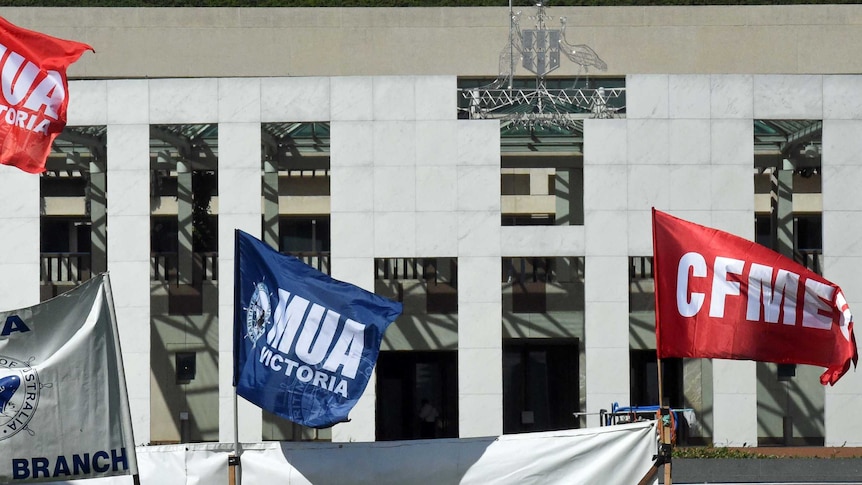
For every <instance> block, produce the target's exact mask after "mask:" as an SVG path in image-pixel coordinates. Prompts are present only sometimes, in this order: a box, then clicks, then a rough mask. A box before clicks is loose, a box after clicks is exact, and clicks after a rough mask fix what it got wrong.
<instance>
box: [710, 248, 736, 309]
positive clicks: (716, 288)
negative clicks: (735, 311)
mask: <svg viewBox="0 0 862 485" xmlns="http://www.w3.org/2000/svg"><path fill="white" fill-rule="evenodd" d="M744 266H745V261H742V260H740V259H733V258H725V257H722V256H717V257H716V258H715V264H714V265H713V274H712V294H711V295H710V301H709V316H710V317H717V318H722V317H724V303H725V301H724V300H725V298H726V297H728V296H735V295H739V281H728V279H727V275H728V274H735V275H740V274H742V269H743V267H744Z"/></svg>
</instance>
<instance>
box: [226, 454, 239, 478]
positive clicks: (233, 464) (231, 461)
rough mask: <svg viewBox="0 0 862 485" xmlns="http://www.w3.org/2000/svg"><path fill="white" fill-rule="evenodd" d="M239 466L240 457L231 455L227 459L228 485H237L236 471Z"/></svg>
mask: <svg viewBox="0 0 862 485" xmlns="http://www.w3.org/2000/svg"><path fill="white" fill-rule="evenodd" d="M238 466H239V457H238V456H236V455H229V456H228V457H227V483H228V485H237V481H236V469H237V467H238Z"/></svg>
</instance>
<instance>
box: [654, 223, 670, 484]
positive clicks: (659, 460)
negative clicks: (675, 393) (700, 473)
mask: <svg viewBox="0 0 862 485" xmlns="http://www.w3.org/2000/svg"><path fill="white" fill-rule="evenodd" d="M655 213H656V210H655V207H653V208H652V248H653V250H652V254H653V260H652V270H653V295H654V296H655V348H656V351H655V353H656V358H655V360H656V372H657V373H658V408H659V411H658V416H657V418H658V432H659V452H658V454H657V455H656V457H655V460H656V461H655V465H654V467H653V468H655V469H656V471H658V470H657V467H659V466H661V465H664V483H665V484H667V485H671V484H672V483H673V482H672V480H671V456H672V453H673V424H674V423H673V421H674V420H673V417H672V416H671V411H670V403H668V405H667V406H665V404H664V379H663V378H662V377H663V375H664V373H663V372H662V365H661V357H660V354H659V350H660V349H661V344H660V341H661V325H660V323H659V322H661V312H660V311H659V310H660V309H661V308H660V305H659V298H658V287H659V285H658V274H657V269H656V268H658V250H657V247H656V237H655V232H656V231H655Z"/></svg>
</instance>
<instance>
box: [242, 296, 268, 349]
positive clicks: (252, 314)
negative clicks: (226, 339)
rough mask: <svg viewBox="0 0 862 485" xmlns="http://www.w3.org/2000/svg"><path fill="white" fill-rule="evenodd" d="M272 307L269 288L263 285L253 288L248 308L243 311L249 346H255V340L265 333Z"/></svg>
mask: <svg viewBox="0 0 862 485" xmlns="http://www.w3.org/2000/svg"><path fill="white" fill-rule="evenodd" d="M271 315H272V307H271V306H270V303H269V288H267V286H266V285H265V284H263V283H258V284H256V285H255V286H254V291H252V293H251V298H250V299H249V302H248V307H247V308H246V309H245V326H246V337H247V338H248V339H249V340H251V345H252V346H255V345H257V340H258V339H259V338H260V337H261V335H263V333H264V332H265V331H266V326H267V325H268V324H269V322H270V318H271Z"/></svg>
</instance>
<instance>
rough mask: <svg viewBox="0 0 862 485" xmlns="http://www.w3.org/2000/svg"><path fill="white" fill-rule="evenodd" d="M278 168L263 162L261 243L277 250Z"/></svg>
mask: <svg viewBox="0 0 862 485" xmlns="http://www.w3.org/2000/svg"><path fill="white" fill-rule="evenodd" d="M279 237H280V236H279V233H278V166H277V165H276V162H275V161H273V160H266V161H264V162H263V242H265V243H267V244H269V245H270V246H272V247H273V248H275V249H278V240H279Z"/></svg>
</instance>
